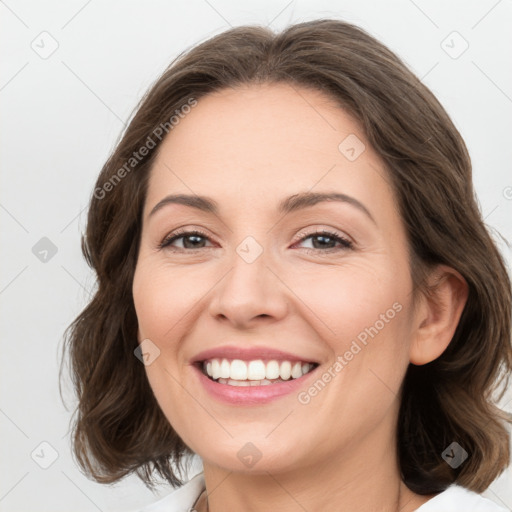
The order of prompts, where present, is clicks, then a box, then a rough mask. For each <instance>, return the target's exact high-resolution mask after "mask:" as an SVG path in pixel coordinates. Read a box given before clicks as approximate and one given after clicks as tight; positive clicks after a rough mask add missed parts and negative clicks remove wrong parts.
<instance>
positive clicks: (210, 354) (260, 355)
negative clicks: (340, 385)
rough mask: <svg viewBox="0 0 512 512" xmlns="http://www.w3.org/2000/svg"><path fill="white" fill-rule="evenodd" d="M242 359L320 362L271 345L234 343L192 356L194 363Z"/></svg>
mask: <svg viewBox="0 0 512 512" xmlns="http://www.w3.org/2000/svg"><path fill="white" fill-rule="evenodd" d="M222 358H225V359H241V360H242V361H253V360H255V359H266V360H271V359H274V360H276V361H290V362H294V361H302V362H306V363H318V361H316V360H314V359H311V358H310V357H307V356H300V355H296V354H292V353H291V352H285V351H283V350H276V349H275V348H271V347H263V346H261V347H239V346H234V345H223V346H222V347H215V348H210V349H208V350H203V351H202V352H199V354H196V355H195V356H194V357H193V358H192V363H198V362H202V361H205V360H207V359H222Z"/></svg>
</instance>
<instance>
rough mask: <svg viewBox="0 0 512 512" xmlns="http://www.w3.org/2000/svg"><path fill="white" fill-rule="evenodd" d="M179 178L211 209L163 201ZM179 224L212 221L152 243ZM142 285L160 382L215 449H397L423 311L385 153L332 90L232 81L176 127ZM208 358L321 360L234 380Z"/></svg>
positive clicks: (220, 461) (233, 465)
mask: <svg viewBox="0 0 512 512" xmlns="http://www.w3.org/2000/svg"><path fill="white" fill-rule="evenodd" d="M177 194H179V195H187V196H191V200H193V201H195V202H197V203H198V204H199V201H198V198H199V197H201V198H208V200H209V201H211V202H212V203H214V204H215V206H216V211H215V212H212V211H211V210H208V209H206V208H197V207H194V206H191V205H186V204H182V203H178V202H173V201H171V200H168V201H165V198H166V197H167V196H170V195H177ZM302 194H304V195H308V194H339V196H338V197H339V200H332V201H320V202H315V201H304V202H298V203H296V202H295V200H296V199H297V198H299V196H301V195H302ZM163 200H164V203H160V202H161V201H163ZM159 203H160V206H159V207H158V208H157V209H156V210H154V211H153V209H154V208H155V206H156V205H158V204H159ZM201 204H202V203H201ZM283 204H284V205H285V206H286V205H288V206H289V208H280V206H282V205H283ZM290 205H291V206H294V207H290ZM152 211H153V213H151V212H152ZM178 231H179V234H181V235H183V233H184V232H190V231H200V232H201V233H202V234H201V235H193V234H192V235H190V234H189V235H188V236H187V235H185V236H182V237H181V238H180V237H178V238H175V239H174V240H173V241H171V242H170V243H169V244H168V245H166V246H165V247H163V248H159V244H161V243H162V241H164V240H165V239H167V240H168V241H169V239H171V238H172V235H174V234H176V232H178ZM322 231H327V232H328V233H330V234H328V235H326V234H322V233H321V232H322ZM336 237H339V239H338V238H336ZM133 296H134V301H135V308H136V312H137V317H138V322H139V333H138V337H139V342H143V345H142V351H143V352H145V353H146V354H147V355H146V363H145V364H146V366H145V369H146V372H147V376H148V379H149V382H150V384H151V387H152V389H153V391H154V394H155V396H156V399H157V400H158V403H159V405H160V407H161V408H162V410H163V412H164V414H165V416H166V417H167V419H168V420H169V422H170V423H171V425H172V426H173V428H174V429H175V430H176V432H177V433H178V435H179V436H180V437H181V438H182V439H183V440H184V442H185V443H186V444H187V445H188V446H189V447H190V448H191V449H192V450H193V451H194V452H196V453H198V454H199V455H200V456H201V457H202V458H203V460H204V461H205V462H207V461H210V462H211V463H213V464H215V465H218V466H221V467H224V468H227V469H229V470H233V471H264V470H267V471H274V472H275V471H282V470H286V468H289V467H294V468H297V467H306V466H307V465H312V464H315V463H325V461H327V460H332V461H335V460H338V461H339V460H340V459H338V456H339V457H345V460H346V459H347V458H349V459H350V458H353V459H354V460H357V461H359V462H361V463H362V464H361V467H367V465H365V464H364V463H363V460H364V459H365V458H366V459H368V460H369V461H375V458H380V457H382V456H385V454H386V453H388V452H389V451H392V452H393V456H394V444H393V436H394V435H395V429H396V417H397V413H398V407H399V399H398V396H397V395H398V393H399V388H400V385H401V382H402V380H403V376H404V373H405V370H406V368H407V365H408V363H409V346H410V343H411V340H412V338H413V336H414V329H415V325H416V321H415V318H414V315H413V308H412V282H411V277H410V271H409V261H408V251H407V240H406V236H405V231H404V227H403V225H402V222H401V219H400V216H399V214H398V211H397V208H396V204H395V202H394V196H393V193H392V189H391V188H390V182H389V177H388V176H387V175H386V172H385V170H384V168H383V165H382V163H381V161H380V160H379V158H378V157H377V155H376V153H375V152H374V151H373V150H372V148H371V147H370V146H369V144H368V143H367V141H366V140H365V138H364V136H363V133H362V131H361V129H360V127H359V126H358V124H357V123H356V122H355V121H354V120H353V119H352V118H351V117H349V116H348V115H347V114H346V113H345V112H344V111H343V110H341V109H340V108H338V107H336V106H334V105H333V104H332V102H331V101H330V100H329V99H328V98H327V97H325V96H323V95H322V93H320V92H317V91H312V90H308V89H302V88H299V89H297V88H296V87H293V88H292V87H291V86H289V85H284V84H279V85H267V84H266V85H262V86H250V87H243V88H237V89H229V90H223V91H221V92H218V93H214V94H210V95H208V96H206V97H204V98H202V99H200V100H199V102H198V104H197V106H195V107H194V108H192V109H191V111H190V113H188V114H187V115H186V116H184V117H183V118H182V119H181V120H180V122H179V124H178V125H176V126H174V128H173V130H172V131H171V132H170V133H169V135H168V136H167V138H166V139H165V140H164V142H163V143H162V145H161V147H160V150H159V154H158V156H157V158H156V161H155V164H154V167H153V169H152V171H151V176H150V181H149V186H148V193H147V198H146V203H145V208H144V212H143V231H142V237H141V245H140V252H139V257H138V263H137V267H136V272H135V277H134V282H133ZM143 340H145V341H143ZM245 349H252V350H253V352H251V353H249V352H244V350H245ZM237 350H238V351H237ZM272 350H276V351H280V352H279V353H273V352H271V351H272ZM205 351H208V354H206V353H204V352H205ZM283 353H284V354H283ZM216 355H217V357H216ZM224 358H225V359H227V363H222V359H224ZM213 359H218V360H219V363H220V365H221V366H220V368H221V370H222V371H231V374H230V378H231V379H234V380H237V379H240V380H244V376H243V371H244V368H248V371H249V376H248V377H249V379H252V381H254V380H255V379H256V378H257V376H258V374H260V375H262V373H261V372H263V373H264V374H265V377H267V376H269V377H272V375H275V373H272V372H275V371H280V372H281V371H282V372H283V373H280V374H279V375H281V376H283V375H284V377H286V376H287V375H286V372H287V368H288V370H289V368H290V367H289V365H288V363H286V362H285V361H290V362H291V363H292V370H293V368H294V367H295V373H294V374H295V376H298V375H299V374H300V373H297V372H298V371H299V372H300V370H302V369H304V370H305V371H307V369H308V367H307V366H306V365H305V364H304V368H303V365H302V364H298V366H297V361H302V362H303V363H313V362H314V363H318V366H317V367H316V368H315V369H314V370H313V371H311V372H309V373H306V374H305V375H303V376H302V377H300V378H296V379H294V380H293V381H290V382H288V381H287V382H286V383H271V384H268V385H267V386H265V385H262V383H261V382H259V385H255V386H233V385H230V384H229V383H219V382H213V381H212V380H211V379H209V378H208V377H206V376H205V375H203V373H202V372H201V370H200V369H199V366H200V365H198V364H197V361H198V360H200V361H204V360H206V361H210V367H216V363H215V362H213ZM232 360H243V361H245V364H242V366H240V363H239V361H238V362H235V363H233V364H231V362H232ZM271 360H273V361H277V363H276V362H273V363H270V361H271ZM250 361H263V365H264V366H263V365H262V364H261V362H256V363H251V364H249V362H250ZM267 363H270V364H267ZM226 364H228V365H229V366H228V367H227V368H228V370H225V369H223V368H225V367H226ZM235 367H236V368H241V371H242V373H240V374H237V373H236V371H237V370H236V368H235ZM262 368H263V369H262ZM276 368H277V369H278V370H276ZM233 372H234V373H233ZM265 372H268V373H265ZM225 375H227V374H225ZM272 378H274V377H272ZM260 379H261V377H260ZM256 380H257V379H256ZM221 382H222V381H221ZM224 382H226V381H224ZM244 382H245V380H244ZM257 384H258V383H257ZM273 386H276V387H275V388H274V389H273V390H271V388H272V387H273Z"/></svg>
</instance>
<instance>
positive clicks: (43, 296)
mask: <svg viewBox="0 0 512 512" xmlns="http://www.w3.org/2000/svg"><path fill="white" fill-rule="evenodd" d="M0 14H1V20H2V25H3V26H2V30H1V31H0V38H1V40H0V48H1V51H2V73H1V78H0V101H1V106H2V116H1V120H0V122H1V128H2V139H1V152H0V154H1V168H2V184H1V189H0V222H1V249H2V251H1V273H0V305H1V321H2V328H1V329H2V330H1V343H2V345H1V356H2V357H1V368H0V370H1V372H0V375H1V377H0V378H1V382H0V383H1V388H0V390H1V391H0V393H1V394H0V431H1V436H0V443H1V444H0V446H1V454H0V460H1V464H2V466H1V478H0V510H2V511H33V512H35V511H46V510H48V511H50V510H51V511H54V512H58V511H69V510H73V511H75V512H80V511H96V510H101V511H108V510H112V511H114V510H115V511H121V510H126V511H129V510H136V509H137V508H138V507H140V506H142V505H143V504H146V503H150V502H152V501H154V500H155V499H156V497H155V495H153V494H151V493H150V492H149V491H148V490H147V489H146V488H145V487H144V486H143V484H142V483H141V482H140V481H139V480H138V479H137V478H135V477H130V478H128V479H126V480H125V481H123V482H121V483H119V484H117V485H115V486H105V485H100V484H97V483H95V482H92V481H89V480H88V479H87V478H86V477H84V476H83V475H82V474H81V473H80V472H79V471H78V469H77V468H76V466H75V465H74V463H73V460H72V458H71V454H70V448H69V436H68V435H67V433H68V422H69V419H70V413H69V412H68V411H66V409H65V408H64V406H63V404H62V402H61V400H60V396H59V393H58V367H59V355H60V348H61V346H62V334H63V331H64V329H65V327H66V326H67V325H69V323H70V322H71V321H72V320H73V319H74V318H75V317H76V315H77V314H78V313H79V312H80V310H81V309H82V307H83V306H84V305H85V304H86V302H87V300H88V297H89V291H88V290H90V289H92V286H93V284H94V279H93V276H92V275H91V273H90V272H89V269H88V267H87V266H86V264H85V262H84V260H83V258H82V255H81V251H80V234H81V232H82V231H83V229H84V227H85V219H86V207H87V203H88V199H89V197H90V194H91V191H92V189H93V186H94V183H95V179H96V176H97V174H98V173H99V171H100V168H101V166H102V165H103V163H104V161H105V160H106V158H107V156H108V155H109V153H110V151H111V150H112V148H113V146H114V143H115V141H116V140H117V137H118V135H119V133H120V131H121V130H122V128H123V122H124V121H126V120H127V119H128V117H129V115H130V113H131V111H132V109H133V108H134V107H135V105H136V103H137V101H138V99H139V98H140V97H141V95H142V94H143V92H144V91H145V90H146V88H147V87H148V86H149V85H150V84H151V83H152V82H153V80H154V79H155V78H156V77H157V76H158V75H159V74H160V73H161V72H162V71H163V69H164V68H165V67H166V66H167V65H168V64H169V62H170V61H171V60H172V59H173V58H174V57H175V56H177V54H178V53H180V52H181V51H183V50H185V49H187V48H189V47H191V46H193V45H195V44H196V43H198V42H200V41H203V40H205V39H207V38H209V37H210V36H212V35H214V34H217V33H219V32H222V31H224V30H225V29H228V28H229V27H230V26H237V25H242V24H252V23H259V24H263V25H269V26H270V27H272V28H273V29H275V30H279V29H282V28H283V27H285V26H286V25H288V24H290V23H294V22H299V21H306V20H310V19H315V18H319V17H334V18H340V19H344V20H347V21H350V22H353V23H356V24H358V25H360V26H361V27H363V28H365V29H367V30H368V31H369V32H370V33H371V34H373V35H375V36H376V37H377V38H379V39H380V40H381V41H382V42H384V43H385V44H387V45H388V46H389V47H390V48H391V49H392V50H393V51H395V52H396V53H398V54H399V55H400V56H401V57H402V58H403V59H405V61H406V62H407V63H408V64H409V65H410V67H411V68H412V70H413V71H414V72H415V73H416V74H417V75H418V76H419V77H420V78H421V79H422V80H423V82H424V83H425V84H426V85H427V86H428V87H430V88H431V89H432V91H433V92H434V94H436V96H437V97H438V98H439V100H440V101H441V102H442V104H443V105H444V106H445V107H446V109H447V110H448V112H449V114H450V115H451V116H452V118H453V120H454V122H455V124H456V126H457V127H458V129H459V130H460V132H461V134H462V136H463V137H464V138H465V140H466V143H467V145H468V148H469V151H470V154H471V157H472V160H473V165H474V183H475V187H476V190H477V193H478V196H479V200H480V204H481V209H482V212H483V216H484V217H485V220H486V223H487V224H488V226H489V227H490V228H492V229H493V231H494V230H495V236H496V238H497V240H499V239H498V232H499V233H501V235H502V236H503V237H504V238H505V239H508V240H510V239H511V235H512V223H511V222H510V219H511V218H512V188H510V187H512V173H511V172H510V168H511V162H512V140H511V136H512V99H511V98H512V65H511V63H512V59H511V49H512V30H511V29H510V27H511V26H512V3H511V2H510V0H501V1H497V0H479V1H467V0H464V1H461V0H458V1H451V2H450V3H448V2H446V1H441V0H436V1H424V0H415V1H414V2H413V1H412V0H400V1H399V0H396V1H387V2H377V1H360V0H359V1H355V0H354V1H349V0H344V1H343V0H341V1H336V2H335V1H332V0H331V1H327V0H315V1H293V0H292V1H291V2H289V1H288V0H279V1H274V2H271V1H270V0H267V1H259V2H256V1H245V2H236V1H234V0H208V1H206V0H188V1H185V2H183V1H179V2H171V1H156V0H151V1H146V2H142V1H138V2H137V1H133V0H124V1H115V0H104V1H99V0H92V1H91V0H90V1H86V0H73V1H69V0H68V1H67V2H63V1H62V2H57V1H46V2H42V1H31V2H29V1H25V2H21V1H17V0H5V1H1V2H0ZM44 31H46V32H48V33H49V34H50V36H48V35H40V34H41V32H44ZM453 31H456V32H458V33H459V34H460V36H462V38H463V39H464V40H465V41H467V43H468V44H469V47H468V49H467V50H466V51H465V52H464V53H462V55H460V56H459V57H458V58H453V56H454V55H455V54H456V53H458V52H459V51H460V50H461V49H463V46H462V45H463V44H465V43H464V40H463V39H461V38H460V37H459V36H457V35H455V36H454V35H453V34H452V32H453ZM450 34H452V35H450ZM448 36H449V37H448ZM447 37H448V39H446V38H447ZM52 39H54V40H55V41H56V43H52ZM443 41H445V43H443ZM57 43H58V48H57V49H56V51H55V52H54V53H53V54H52V55H50V56H48V57H47V58H42V57H41V56H40V55H39V54H38V53H37V52H36V51H34V49H33V48H32V47H31V45H33V46H34V47H36V48H39V50H38V51H39V52H43V51H48V50H49V49H51V45H52V44H55V45H56V44H57ZM449 46H451V47H453V48H452V49H451V50H450V49H449ZM43 47H44V49H43ZM445 50H447V51H451V53H452V55H451V56H450V55H449V54H448V53H447V52H446V51H445ZM44 56H46V55H44ZM42 237H48V238H49V239H50V240H51V241H52V243H53V244H54V245H55V246H56V248H57V253H56V254H55V255H54V256H53V257H51V258H50V259H49V260H48V261H47V262H46V263H44V262H42V261H40V260H39V259H38V258H37V257H36V256H35V255H34V254H33V252H32V248H33V246H34V245H35V244H36V243H37V242H38V241H39V240H40V239H41V238H42ZM499 246H500V248H501V250H502V251H503V253H504V254H505V256H506V258H507V261H508V263H509V266H510V259H511V254H510V249H509V248H508V247H507V246H506V245H505V243H504V242H503V241H501V240H499ZM65 394H66V396H67V397H68V398H69V399H70V400H71V399H72V395H71V393H70V389H69V387H68V388H67V390H65ZM511 400H512V394H509V395H508V396H507V398H506V399H505V400H504V402H503V403H504V404H505V403H507V401H508V404H507V409H508V410H510V409H511V404H512V401H511ZM43 441H44V442H47V443H49V444H50V445H51V446H52V447H53V449H54V450H56V452H57V454H58V457H57V459H56V460H55V462H54V463H53V464H52V465H51V466H50V467H49V468H48V469H42V468H41V467H39V465H38V464H36V462H34V460H33V459H32V458H31V453H32V452H33V450H34V449H36V448H37V450H39V451H37V450H36V452H37V453H39V454H40V456H41V457H40V459H39V460H40V461H44V459H45V458H46V461H47V462H50V461H51V459H49V457H51V454H52V451H51V449H50V448H48V447H47V446H46V448H45V447H44V446H43V447H42V448H41V447H39V445H40V443H41V442H43ZM38 447H39V448H38ZM41 449H42V450H43V452H44V456H43V455H42V453H43V452H41ZM511 481H512V473H511V471H510V470H509V471H508V472H507V473H506V474H505V475H503V476H502V477H501V478H500V479H499V480H498V481H496V482H495V483H494V484H493V485H492V486H491V487H490V489H489V490H488V491H487V492H486V493H485V494H486V496H488V497H489V498H491V499H493V500H495V501H496V502H497V503H500V504H501V505H502V506H507V507H508V508H512V485H511ZM169 490H170V489H169V488H165V487H163V488H162V489H161V492H160V494H161V495H163V494H166V493H168V492H169Z"/></svg>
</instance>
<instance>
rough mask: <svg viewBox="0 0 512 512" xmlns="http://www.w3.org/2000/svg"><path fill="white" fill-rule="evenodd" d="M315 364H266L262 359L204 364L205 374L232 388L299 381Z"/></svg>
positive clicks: (217, 361) (274, 361)
mask: <svg viewBox="0 0 512 512" xmlns="http://www.w3.org/2000/svg"><path fill="white" fill-rule="evenodd" d="M313 367H314V364H310V363H303V362H300V361H297V362H293V363H292V362H290V361H280V362H279V361H276V360H271V361H268V362H266V363H265V362H264V361H262V360H261V359H256V360H254V361H242V360H241V359H233V360H232V361H229V360H228V359H211V360H208V361H204V362H203V372H204V373H205V374H206V375H208V376H209V377H211V378H212V379H213V380H217V381H218V382H220V383H221V384H229V385H231V386H260V385H263V386H264V385H267V384H273V383H275V382H283V381H286V380H289V379H298V378H300V377H302V376H303V375H306V373H308V372H309V371H311V370H312V369H313Z"/></svg>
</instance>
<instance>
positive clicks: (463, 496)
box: [416, 485, 509, 512]
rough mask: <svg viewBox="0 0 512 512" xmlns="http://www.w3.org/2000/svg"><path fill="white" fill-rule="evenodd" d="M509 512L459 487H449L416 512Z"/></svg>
mask: <svg viewBox="0 0 512 512" xmlns="http://www.w3.org/2000/svg"><path fill="white" fill-rule="evenodd" d="M460 511H464V512H509V511H508V510H507V509H506V508H503V507H501V506H499V505H497V504H496V503H494V501H491V500H489V499H487V498H484V497H483V496H481V495H480V494H477V493H476V492H473V491H470V490H469V489H466V488H465V487H461V486H459V485H451V486H450V487H448V488H447V489H446V490H445V491H444V492H442V493H440V494H438V495H437V496H435V497H434V498H432V499H430V500H428V501H427V502H426V503H424V504H423V505H422V506H421V507H420V508H418V509H416V512H460Z"/></svg>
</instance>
